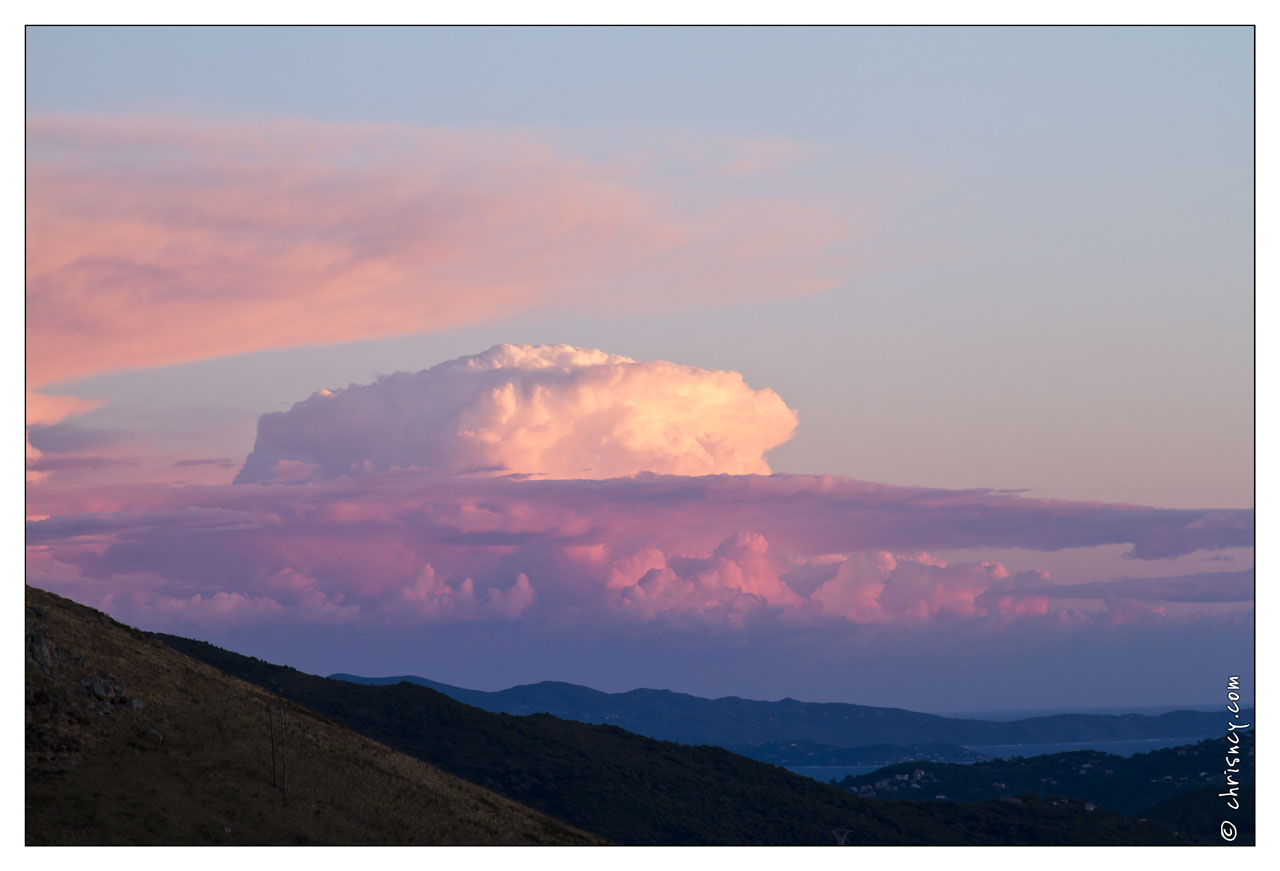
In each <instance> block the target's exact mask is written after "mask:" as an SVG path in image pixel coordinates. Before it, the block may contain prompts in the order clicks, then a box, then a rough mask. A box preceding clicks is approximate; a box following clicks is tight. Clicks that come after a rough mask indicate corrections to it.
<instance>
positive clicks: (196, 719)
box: [26, 587, 600, 844]
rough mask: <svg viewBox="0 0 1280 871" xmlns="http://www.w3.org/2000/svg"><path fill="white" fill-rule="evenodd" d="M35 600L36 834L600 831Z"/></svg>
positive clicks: (564, 835) (392, 839) (35, 595)
mask: <svg viewBox="0 0 1280 871" xmlns="http://www.w3.org/2000/svg"><path fill="white" fill-rule="evenodd" d="M26 603H27V608H26V621H27V622H26V654H27V656H26V711H27V728H26V840H27V843H28V844H575V843H599V842H600V841H599V840H598V839H596V838H593V837H592V836H590V835H585V834H583V833H581V832H577V831H574V830H573V829H572V828H570V827H569V826H566V825H564V824H563V823H561V822H559V821H558V820H554V819H552V818H550V817H548V816H545V815H543V814H541V813H538V812H536V811H532V810H530V809H528V808H526V807H522V806H520V805H518V804H516V803H515V802H512V801H510V800H509V799H506V798H503V797H501V796H498V795H495V794H493V793H491V792H489V791H488V790H485V789H482V788H480V787H477V786H475V785H473V784H471V783H467V782H466V781H463V780H460V779H458V778H457V777H454V776H453V775H451V774H447V773H445V772H443V771H440V770H439V769H437V768H434V767H432V766H431V765H428V764H427V763H425V762H422V761H421V760H418V759H412V758H409V757H407V756H404V755H402V754H400V753H397V752H395V751H393V750H390V749H388V748H387V747H384V746H381V745H379V744H376V743H375V742H373V741H372V740H370V739H369V738H367V737H365V736H363V735H359V734H356V733H355V732H352V731H351V730H349V729H347V728H345V727H344V726H342V725H340V724H338V723H335V722H333V721H331V720H328V719H326V718H324V717H322V716H319V715H317V714H315V713H313V712H311V711H308V710H306V709H304V708H300V707H298V706H297V705H295V704H291V703H289V702H286V701H284V700H282V699H280V698H278V697H276V696H274V695H272V694H271V693H268V692H265V691H263V690H262V689H261V688H259V687H256V686H253V685H251V684H248V683H245V682H243V681H240V680H237V679H235V678H233V677H230V676H228V675H226V674H224V673H223V672H221V671H219V670H217V669H215V668H213V667H211V666H208V665H205V664H204V663H200V662H196V661H195V660H192V659H190V658H188V657H186V656H183V655H182V654H180V653H178V652H177V651H175V650H173V649H172V648H170V647H167V646H165V645H162V644H160V643H158V642H156V641H155V640H153V639H151V638H148V637H147V636H145V635H143V634H142V633H140V632H138V631H137V630H134V629H130V628H129V627H127V626H124V625H122V624H120V623H117V622H115V621H114V620H111V619H110V618H109V617H107V616H106V615H105V614H102V613H100V612H98V611H95V610H93V609H90V608H86V607H84V606H82V605H77V604H76V603H74V602H71V601H69V600H67V599H63V598H61V597H59V596H55V595H52V594H50V593H46V592H44V591H42V590H37V589H33V588H31V587H27V591H26ZM268 708H270V709H272V710H273V711H274V717H275V727H276V741H277V746H276V752H277V753H278V754H279V755H280V757H281V758H279V759H277V769H276V778H277V781H283V780H284V779H285V778H286V777H287V786H288V795H287V798H286V797H285V796H284V795H283V794H282V791H281V790H279V789H276V788H274V787H273V786H272V746H271V733H270V732H269V731H268V729H269V726H268V713H267V712H268ZM282 712H283V714H284V721H285V731H284V733H283V741H282V740H281V733H280V716H281V713H282Z"/></svg>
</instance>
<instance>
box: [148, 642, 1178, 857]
mask: <svg viewBox="0 0 1280 871" xmlns="http://www.w3.org/2000/svg"><path fill="white" fill-rule="evenodd" d="M151 637H152V638H155V639H157V640H159V641H161V642H163V643H164V644H167V645H169V646H170V647H173V648H174V649H176V650H178V651H181V652H182V653H184V654H186V655H188V656H190V657H192V658H194V659H198V660H201V661H203V662H205V663H208V664H209V665H212V666H214V667H216V668H218V669H221V670H222V671H224V672H226V673H228V674H231V675H233V676H235V677H238V678H240V679H242V680H245V681H248V682H249V683H251V684H256V685H258V686H260V687H263V688H264V689H266V690H268V691H269V692H272V693H276V694H279V695H281V696H283V697H285V698H287V699H289V700H291V701H292V702H294V703H295V704H298V705H301V706H303V707H305V708H307V709H310V710H313V711H316V712H318V713H319V714H321V715H322V716H324V717H328V718H332V719H333V720H335V721H337V722H339V723H342V724H343V725H345V726H347V727H348V728H350V729H352V730H354V731H356V732H359V733H361V734H363V735H366V736H368V737H370V738H372V739H374V740H375V741H378V742H380V743H383V744H385V745H387V746H388V747H391V748H393V749H395V750H398V751H400V752H402V753H406V754H408V755H410V756H414V757H417V758H418V759H421V760H423V761H425V762H429V763H431V764H432V765H437V766H439V767H441V768H443V769H445V770H446V771H449V772H450V773H452V774H455V775H457V776H459V777H462V778H463V779H465V780H469V781H471V782H473V783H475V784H478V785H480V786H483V787H485V788H487V789H492V790H494V791H495V792H498V793H500V794H502V795H504V796H506V797H507V798H510V799H512V800H514V801H517V802H520V803H521V804H523V805H526V806H527V807H530V808H533V809H535V810H538V811H541V812H543V813H545V814H549V815H550V816H553V817H555V818H557V819H560V820H563V821H565V822H566V823H569V824H570V825H572V826H575V827H577V828H579V829H581V830H583V831H586V832H590V833H592V834H595V835H599V836H601V837H604V838H608V839H609V840H611V841H615V842H617V843H621V844H636V845H639V844H672V845H675V844H689V845H692V844H725V845H728V844H738V845H751V844H775V845H783V844H793V845H800V844H815V845H821V844H826V845H832V844H837V843H842V844H847V845H854V844H953V845H960V844H1160V843H1164V844H1175V843H1188V842H1187V841H1185V840H1183V839H1180V838H1178V837H1177V836H1176V835H1175V834H1174V833H1173V831H1172V830H1171V829H1170V828H1169V827H1167V826H1165V825H1163V824H1160V823H1155V822H1148V821H1142V820H1136V819H1133V818H1131V817H1126V816H1123V815H1120V814H1117V813H1114V812H1111V811H1109V810H1105V809H1102V808H1098V809H1096V810H1095V811H1089V810H1088V809H1087V808H1085V807H1084V806H1083V803H1081V802H1078V801H1077V802H1057V803H1055V802H1053V801H1047V800H1046V801H1042V800H1039V799H1035V798H1029V799H1028V800H1027V801H1025V802H1023V803H1021V804H1019V805H1014V804H1012V803H1009V802H1001V801H989V802H981V803H972V804H962V803H947V802H943V803H919V802H904V801H881V800H878V799H868V798H862V797H859V796H856V795H853V794H851V793H849V792H847V791H846V790H841V789H838V788H836V787H834V786H831V785H828V784H824V783H820V782H819V781H816V780H812V779H810V778H807V777H802V776H800V775H798V774H795V773H793V772H790V771H787V770H786V769H784V768H779V767H777V766H773V765H769V764H766V763H763V762H757V761H755V760H752V759H748V758H745V757H743V756H740V755H736V754H734V753H730V752H729V751H727V750H724V749H722V748H719V747H707V746H698V747H691V746H687V745H683V744H677V743H672V742H669V741H659V740H655V739H653V738H646V737H643V736H640V735H637V734H634V733H631V732H627V731H624V730H623V729H621V728H618V727H616V726H612V725H591V724H587V723H582V722H574V721H571V720H566V719H560V718H558V717H555V716H551V715H548V714H532V715H529V716H511V715H508V714H500V713H491V712H488V711H484V710H481V709H480V708H479V707H474V706H471V705H468V704H464V703H462V702H460V701H457V700H454V699H452V698H450V697H449V696H447V695H445V694H443V693H440V692H437V691H435V690H434V689H431V688H429V687H425V686H418V685H415V684H412V683H407V682H400V683H396V684H394V685H392V686H369V685H361V684H357V683H352V682H348V681H341V680H333V679H329V678H323V677H317V676H315V675H308V674H304V673H302V672H299V671H297V670H295V669H292V668H288V667H285V666H278V665H272V664H270V663H266V662H263V661H261V660H258V659H253V658H251V657H246V656H241V655H239V654H236V653H232V652H230V651H227V650H222V649H220V648H218V647H214V646H213V645H211V644H207V643H204V642H200V641H193V640H191V639H186V638H178V637H175V636H171V635H163V634H154V635H152V636H151Z"/></svg>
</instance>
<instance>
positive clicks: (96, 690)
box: [89, 680, 116, 700]
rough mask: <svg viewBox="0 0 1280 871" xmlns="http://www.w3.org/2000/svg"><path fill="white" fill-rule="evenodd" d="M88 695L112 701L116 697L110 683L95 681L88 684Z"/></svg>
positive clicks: (114, 689) (114, 688)
mask: <svg viewBox="0 0 1280 871" xmlns="http://www.w3.org/2000/svg"><path fill="white" fill-rule="evenodd" d="M89 693H90V695H93V696H95V697H96V698H99V699H103V700H108V699H114V698H115V697H116V687H115V686H113V685H112V684H111V682H110V681H105V680H95V681H94V682H93V683H91V684H89Z"/></svg>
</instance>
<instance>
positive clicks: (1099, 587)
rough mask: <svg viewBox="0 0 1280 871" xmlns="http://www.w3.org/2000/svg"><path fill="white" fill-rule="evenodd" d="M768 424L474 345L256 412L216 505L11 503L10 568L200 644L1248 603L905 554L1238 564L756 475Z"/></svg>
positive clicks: (1112, 518)
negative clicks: (1109, 549)
mask: <svg viewBox="0 0 1280 871" xmlns="http://www.w3.org/2000/svg"><path fill="white" fill-rule="evenodd" d="M794 426H795V416H794V413H792V412H791V411H790V410H789V409H787V407H786V406H785V404H783V402H782V400H781V399H780V397H778V396H777V395H776V394H774V393H772V391H767V390H753V389H751V388H750V387H749V386H747V385H746V384H745V383H744V382H743V380H742V378H741V376H740V375H738V374H737V373H728V372H708V371H705V370H701V369H696V368H692V367H684V366H676V365H674V364H669V363H637V362H636V361H633V360H630V359H628V358H625V357H617V356H613V355H609V354H605V353H603V352H601V351H592V350H584V349H578V348H571V347H568V346H533V347H530V346H498V347H496V348H493V349H491V350H490V351H488V352H486V353H484V354H480V355H476V356H473V357H463V358H460V359H458V360H454V361H450V362H448V363H445V364H441V365H440V366H436V367H433V368H431V369H427V370H424V371H422V372H418V373H416V374H409V373H398V374H397V375H394V376H390V377H388V378H384V379H381V380H379V381H377V382H376V383H374V384H372V385H368V386H365V387H357V386H352V387H349V388H346V389H345V390H342V391H335V392H320V393H317V394H316V395H313V396H312V397H311V398H310V399H308V400H306V401H304V402H301V403H298V404H297V405H295V406H294V408H293V409H291V410H290V411H288V412H286V413H283V414H281V413H274V414H270V415H264V417H263V418H262V425H261V428H260V430H259V437H258V442H257V445H256V446H255V449H254V453H253V454H252V455H250V457H249V459H248V460H247V461H246V463H245V465H244V467H243V469H242V471H241V476H240V478H239V480H240V481H241V482H242V483H239V484H232V485H223V486H215V487H167V486H163V485H139V486H133V487H123V486H117V487H113V488H106V489H105V490H103V491H95V490H93V489H92V488H79V489H77V488H56V487H42V488H36V489H35V490H33V500H32V503H33V510H34V512H35V513H36V515H37V519H35V520H33V521H31V522H30V523H29V524H28V545H29V548H28V570H29V573H30V575H31V577H32V579H33V580H34V581H35V582H36V583H37V584H40V585H42V586H48V587H51V588H53V589H54V590H57V591H62V592H67V593H68V594H74V596H75V597H76V598H78V599H80V600H81V601H87V602H90V603H93V604H96V605H97V606H99V607H102V608H104V609H105V610H109V611H111V612H112V613H116V614H120V615H124V616H127V617H129V618H131V619H135V620H138V621H140V622H143V623H145V624H147V625H151V626H154V625H157V623H160V624H164V625H167V626H170V627H181V626H189V625H196V626H202V627H206V628H207V627H214V628H217V627H222V628H226V627H228V626H232V625H252V624H255V623H259V622H271V621H283V622H300V623H311V624H316V623H318V624H344V625H345V624H352V625H364V626H379V625H413V624H416V623H435V622H470V621H492V620H533V621H539V622H541V623H544V624H546V625H561V626H570V625H582V624H590V625H593V626H595V625H601V624H606V625H607V624H610V623H618V624H619V625H631V626H635V625H661V626H665V627H674V628H676V629H682V628H683V629H698V630H705V629H707V628H712V629H716V630H723V631H730V632H733V631H742V630H744V629H748V628H751V627H757V626H760V625H763V624H766V623H778V622H779V621H780V622H782V623H785V624H790V625H794V624H796V623H804V622H811V623H814V624H815V625H822V626H827V627H830V626H833V625H844V626H850V625H859V624H892V623H901V624H921V623H925V622H929V621H944V622H954V621H979V622H982V623H985V624H988V625H991V626H997V627H998V626H1001V625H1007V624H1008V623H1009V622H1010V621H1025V620H1040V621H1046V622H1047V624H1049V625H1055V626H1070V625H1075V624H1091V625H1092V624H1097V623H1098V622H1103V623H1107V624H1118V623H1132V622H1135V621H1138V622H1142V621H1155V620H1166V619H1175V617H1174V616H1173V615H1170V614H1166V613H1165V608H1164V606H1163V604H1162V603H1165V602H1182V603H1187V602H1199V603H1209V602H1213V603H1235V604H1238V605H1240V606H1242V607H1245V606H1248V605H1249V604H1250V603H1251V600H1252V571H1251V570H1250V572H1248V573H1247V577H1246V574H1245V573H1218V574H1200V575H1194V576H1184V577H1170V578H1162V579H1154V580H1143V581H1138V580H1135V579H1117V580H1113V581H1107V582H1102V583H1092V584H1080V585H1074V586H1073V585H1065V586H1063V585H1055V584H1053V583H1052V580H1051V579H1050V578H1049V576H1048V573H1047V572H1044V571H1024V572H1017V573H1011V572H1010V571H1009V570H1008V569H1006V568H1005V566H1004V565H1002V564H1001V563H999V562H997V561H994V560H980V561H974V562H960V563H949V562H947V561H945V560H941V559H936V558H934V557H932V556H930V551H937V550H943V549H978V548H996V547H1001V548H1011V547H1012V548H1025V549H1030V550H1041V551H1051V550H1058V549H1062V548H1084V547H1096V546H1101V545H1115V544H1125V545H1129V546H1130V548H1131V552H1130V555H1131V556H1132V557H1134V558H1138V559H1143V560H1152V559H1163V558H1169V557H1175V556H1181V555H1185V554H1189V553H1193V552H1195V551H1200V550H1215V549H1223V548H1232V547H1248V546H1251V545H1252V543H1253V512H1252V511H1251V510H1234V511H1233V510H1202V511H1196V510H1184V509H1157V508H1146V507H1142V506H1134V505H1113V504H1103V503H1092V502H1066V501H1060V500H1043V499H1033V498H1028V497H1026V496H1021V495H1017V494H1010V493H1001V492H995V491H989V490H965V491H956V490H939V489H928V488H919V487H893V486H888V485H882V484H870V483H866V482H860V481H854V480H850V479H846V478H838V477H832V476H802V475H770V474H768V467H767V464H766V463H765V460H764V452H765V451H767V450H768V448H769V447H771V446H773V445H776V444H778V443H780V442H782V441H784V440H785V439H786V438H787V437H788V436H789V435H790V433H791V430H792V428H793V427H794ZM477 470H479V471H483V472H485V474H476V472H477ZM498 470H503V471H505V472H507V474H493V473H494V472H495V471H498ZM655 472H656V473H657V474H655ZM512 473H514V474H512ZM1068 599H1084V600H1093V601H1094V607H1092V608H1090V607H1085V608H1065V607H1061V605H1060V603H1061V601H1062V600H1068ZM1219 616H1221V615H1219ZM1236 616H1237V617H1238V616H1239V615H1236ZM1233 619H1234V618H1233Z"/></svg>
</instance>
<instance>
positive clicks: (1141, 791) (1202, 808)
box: [838, 730, 1255, 844]
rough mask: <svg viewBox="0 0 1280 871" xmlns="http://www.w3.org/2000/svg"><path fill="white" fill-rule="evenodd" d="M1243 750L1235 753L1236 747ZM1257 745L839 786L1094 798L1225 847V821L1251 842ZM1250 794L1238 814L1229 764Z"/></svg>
mask: <svg viewBox="0 0 1280 871" xmlns="http://www.w3.org/2000/svg"><path fill="white" fill-rule="evenodd" d="M1233 746H1235V747H1236V748H1238V753H1233V752H1232V747H1233ZM1254 746H1255V739H1254V734H1253V731H1252V730H1249V731H1246V732H1243V733H1240V742H1239V744H1238V745H1233V744H1232V743H1230V742H1228V740H1227V738H1226V737H1225V736H1219V737H1217V738H1212V739H1209V740H1206V741H1201V742H1200V743H1198V744H1193V745H1189V746H1185V747H1168V748H1164V749H1161V750H1153V751H1151V752H1149V753H1138V754H1135V755H1133V756H1129V757H1125V756H1115V755H1112V754H1108V753H1098V752H1096V751H1093V750H1078V751H1073V752H1070V753H1053V754H1048V755H1044V756H1031V757H1026V758H1021V757H1015V758H1013V759H992V760H988V761H985V762H978V763H975V764H972V765H955V764H950V763H945V762H943V763H938V762H922V761H921V762H907V763H902V764H897V765H891V766H887V767H885V768H881V769H880V770H878V771H874V772H871V773H869V774H863V775H859V776H856V777H846V778H845V779H844V780H842V781H841V782H840V783H839V784H838V785H839V786H840V788H842V789H845V790H848V791H849V792H852V793H855V794H857V795H862V796H866V797H868V798H888V799H894V800H901V799H905V800H915V801H936V800H939V798H940V797H945V799H946V800H949V801H960V802H973V801H987V800H990V799H1001V798H1003V799H1010V798H1015V797H1018V796H1022V797H1025V796H1027V795H1029V794H1034V795H1039V796H1042V797H1049V796H1057V797H1065V798H1072V799H1077V800H1080V801H1088V802H1091V803H1093V804H1096V805H1097V806H1099V807H1105V808H1108V809H1110V810H1114V811H1119V812H1121V813H1125V814H1130V815H1136V816H1139V817H1147V818H1149V819H1160V820H1164V821H1166V822H1168V823H1169V824H1170V825H1172V826H1173V827H1174V828H1175V830H1177V831H1179V832H1182V833H1184V835H1186V836H1187V837H1190V838H1193V839H1199V840H1205V839H1207V840H1208V841H1209V842H1212V843H1218V842H1220V841H1217V840H1215V839H1216V838H1217V836H1218V826H1219V823H1220V822H1221V820H1222V819H1224V818H1226V817H1231V818H1233V822H1234V823H1235V824H1236V825H1237V826H1238V827H1239V828H1240V834H1241V837H1240V838H1238V839H1237V842H1238V843H1241V844H1245V843H1251V842H1252V838H1253V835H1252V832H1253V816H1254V811H1253V808H1254V805H1253V800H1252V786H1253V782H1254ZM1233 757H1235V758H1236V760H1237V761H1236V764H1235V765H1234V766H1232V769H1233V770H1232V778H1233V779H1234V780H1235V781H1238V782H1239V783H1240V784H1243V785H1244V787H1245V788H1246V789H1247V790H1248V795H1247V796H1246V797H1243V798H1242V799H1241V809H1240V812H1238V813H1234V814H1233V813H1231V812H1229V810H1228V808H1227V806H1226V804H1225V801H1224V799H1223V798H1222V797H1221V796H1219V793H1221V792H1224V791H1226V789H1227V788H1228V787H1227V784H1226V766H1227V765H1229V764H1230V762H1229V760H1230V759H1232V758H1233Z"/></svg>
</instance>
